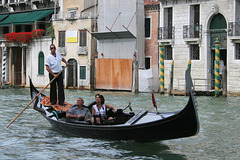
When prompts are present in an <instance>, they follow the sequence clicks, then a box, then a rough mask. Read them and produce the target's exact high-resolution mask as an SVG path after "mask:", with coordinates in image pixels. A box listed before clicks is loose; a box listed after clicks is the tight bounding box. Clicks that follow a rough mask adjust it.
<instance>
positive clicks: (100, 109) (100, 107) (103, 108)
mask: <svg viewBox="0 0 240 160" xmlns="http://www.w3.org/2000/svg"><path fill="white" fill-rule="evenodd" d="M95 100H96V103H97V104H95V105H94V106H93V107H92V115H93V120H92V121H93V122H92V123H93V124H94V123H97V124H99V123H100V122H101V120H110V119H113V118H112V117H109V118H107V108H109V109H113V110H114V112H116V108H115V107H114V106H112V105H108V104H105V99H104V97H103V95H100V94H96V95H95ZM100 118H101V119H100Z"/></svg>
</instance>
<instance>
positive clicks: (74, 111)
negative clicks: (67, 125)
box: [66, 98, 91, 121]
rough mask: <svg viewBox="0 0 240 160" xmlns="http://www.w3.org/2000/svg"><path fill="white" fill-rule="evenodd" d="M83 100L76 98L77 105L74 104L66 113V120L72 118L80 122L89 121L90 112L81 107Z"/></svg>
mask: <svg viewBox="0 0 240 160" xmlns="http://www.w3.org/2000/svg"><path fill="white" fill-rule="evenodd" d="M83 104H84V100H83V99H82V98H78V100H77V104H75V105H74V106H73V107H72V108H71V109H70V110H69V111H68V113H67V115H66V118H74V119H78V120H80V121H86V120H88V119H91V113H90V111H89V110H88V109H87V108H85V107H83Z"/></svg>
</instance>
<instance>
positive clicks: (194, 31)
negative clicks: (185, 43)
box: [183, 25, 202, 38]
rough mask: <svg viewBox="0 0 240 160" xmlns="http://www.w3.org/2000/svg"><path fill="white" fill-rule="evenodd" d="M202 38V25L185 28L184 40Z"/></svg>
mask: <svg viewBox="0 0 240 160" xmlns="http://www.w3.org/2000/svg"><path fill="white" fill-rule="evenodd" d="M201 36H202V25H185V26H183V38H200V37H201Z"/></svg>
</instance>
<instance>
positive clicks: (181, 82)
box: [173, 78, 222, 91]
mask: <svg viewBox="0 0 240 160" xmlns="http://www.w3.org/2000/svg"><path fill="white" fill-rule="evenodd" d="M175 80H176V81H177V83H175V84H174V87H173V88H174V89H177V90H185V88H186V82H185V79H175ZM175 80H174V81H175ZM176 81H175V82H176ZM192 81H193V88H194V90H196V91H211V90H214V88H215V79H204V78H195V79H192ZM220 84H221V85H220V89H222V81H221V79H220Z"/></svg>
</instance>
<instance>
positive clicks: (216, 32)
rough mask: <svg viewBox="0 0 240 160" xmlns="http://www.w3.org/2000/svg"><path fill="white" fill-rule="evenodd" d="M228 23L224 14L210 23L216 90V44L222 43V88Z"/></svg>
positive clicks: (212, 82) (216, 16) (212, 71)
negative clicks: (217, 42)
mask: <svg viewBox="0 0 240 160" xmlns="http://www.w3.org/2000/svg"><path fill="white" fill-rule="evenodd" d="M226 29H227V23H226V20H225V18H224V16H223V15H222V14H220V13H219V14H217V15H215V16H214V17H213V18H212V21H211V23H210V48H211V62H210V63H211V89H214V88H215V42H216V40H217V39H218V41H219V42H220V49H219V50H220V68H219V69H220V71H219V73H220V85H221V86H222V83H221V82H222V68H223V66H225V67H227V32H226Z"/></svg>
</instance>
